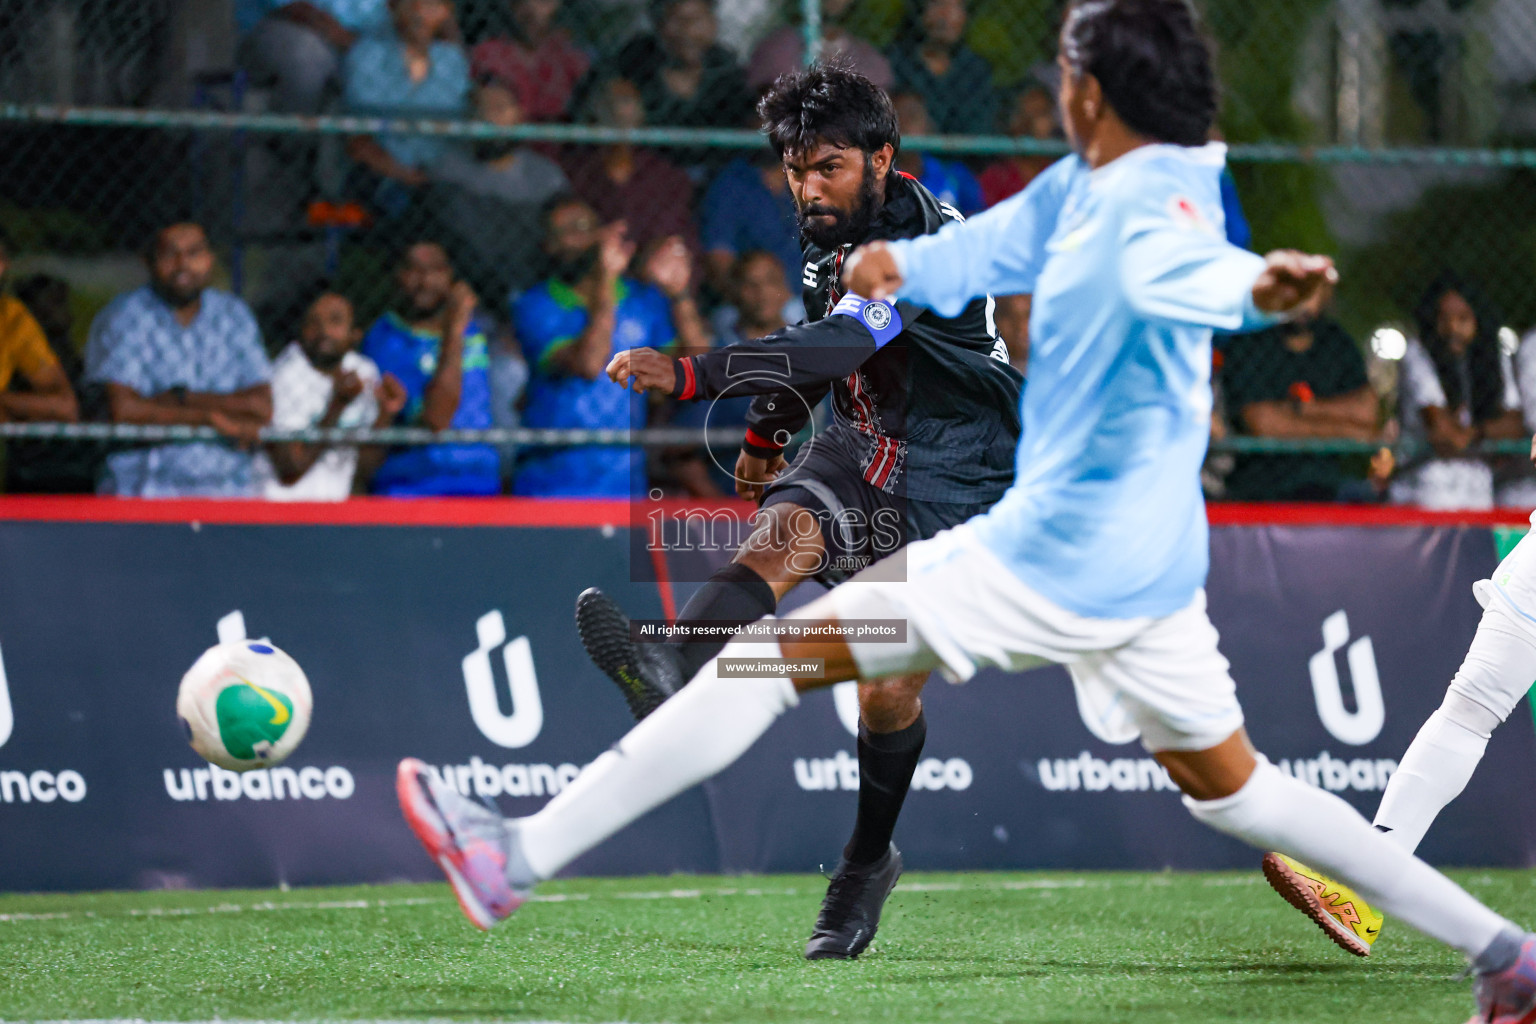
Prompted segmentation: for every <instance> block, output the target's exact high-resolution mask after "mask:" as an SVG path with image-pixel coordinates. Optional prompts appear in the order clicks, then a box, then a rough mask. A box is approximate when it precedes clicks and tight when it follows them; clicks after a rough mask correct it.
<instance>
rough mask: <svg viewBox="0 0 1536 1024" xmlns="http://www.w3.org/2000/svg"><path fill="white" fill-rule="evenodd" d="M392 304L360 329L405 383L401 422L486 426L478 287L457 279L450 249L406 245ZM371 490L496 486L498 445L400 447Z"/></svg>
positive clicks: (493, 489) (461, 490) (443, 491)
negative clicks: (477, 311) (396, 290)
mask: <svg viewBox="0 0 1536 1024" xmlns="http://www.w3.org/2000/svg"><path fill="white" fill-rule="evenodd" d="M395 284H396V287H397V289H398V297H397V298H396V301H395V308H394V309H392V310H390V311H389V312H387V313H385V314H384V315H383V316H381V317H379V319H378V320H376V321H374V324H373V326H372V327H370V328H368V333H367V334H365V335H364V336H363V343H362V348H361V351H362V353H363V355H365V356H367V357H368V358H369V359H372V360H373V361H374V362H375V363H377V364H378V367H379V372H380V373H381V374H394V375H395V377H396V378H398V379H399V381H400V383H401V384H402V385H404V387H405V392H406V396H407V397H406V405H405V409H404V410H403V411H402V412H401V414H400V421H401V423H402V424H403V425H409V426H424V427H429V428H431V429H432V430H447V429H448V428H450V427H451V428H453V429H455V430H487V429H489V428H490V427H491V426H492V419H491V385H490V377H489V370H490V354H489V343H488V341H487V328H486V326H485V325H484V324H483V323H482V322H481V320H480V318H479V317H478V316H477V315H476V313H475V310H476V303H477V300H476V298H475V293H474V291H473V290H471V289H470V287H469V285H467V284H465V283H464V282H463V281H455V280H454V272H453V265H452V264H451V263H450V262H449V260H448V253H447V250H445V249H444V248H443V247H442V246H441V245H440V244H438V243H437V242H429V241H420V242H415V243H414V244H412V245H409V246H407V247H406V248H405V250H404V252H403V253H402V254H401V257H400V260H399V262H398V264H397V265H396V268H395ZM373 491H374V493H376V494H392V495H447V494H497V493H499V492H500V491H501V474H500V470H499V465H498V457H497V454H496V449H495V448H493V447H492V446H490V445H484V444H434V445H423V446H419V447H411V448H401V449H398V450H397V451H395V452H393V453H391V454H390V456H389V457H388V458H387V459H385V460H384V464H383V465H381V466H380V467H379V470H378V472H377V473H375V474H374V477H373Z"/></svg>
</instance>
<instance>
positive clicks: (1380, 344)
mask: <svg viewBox="0 0 1536 1024" xmlns="http://www.w3.org/2000/svg"><path fill="white" fill-rule="evenodd" d="M1371 351H1372V352H1374V353H1376V355H1377V356H1378V357H1379V358H1381V359H1390V360H1392V361H1393V362H1396V361H1397V360H1399V359H1401V358H1403V356H1405V355H1407V354H1408V337H1407V335H1405V334H1403V332H1402V331H1400V330H1398V329H1397V328H1396V327H1392V326H1388V325H1384V326H1381V327H1378V328H1376V330H1375V332H1374V333H1372V334H1371Z"/></svg>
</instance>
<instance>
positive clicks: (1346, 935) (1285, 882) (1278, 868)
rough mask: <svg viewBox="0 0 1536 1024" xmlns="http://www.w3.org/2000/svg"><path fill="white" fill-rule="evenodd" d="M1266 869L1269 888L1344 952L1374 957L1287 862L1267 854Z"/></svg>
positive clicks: (1265, 858) (1369, 948) (1361, 940)
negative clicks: (1329, 911)
mask: <svg viewBox="0 0 1536 1024" xmlns="http://www.w3.org/2000/svg"><path fill="white" fill-rule="evenodd" d="M1262 867H1263V869H1264V878H1265V880H1266V881H1268V882H1269V887H1270V888H1271V889H1273V890H1275V892H1277V893H1279V894H1280V896H1281V898H1282V899H1284V900H1285V902H1287V903H1289V904H1290V905H1291V906H1293V907H1295V908H1296V909H1297V910H1299V911H1301V912H1302V913H1303V914H1305V915H1306V916H1307V917H1308V918H1310V919H1311V920H1312V923H1313V924H1315V925H1317V926H1318V927H1319V928H1321V929H1322V930H1323V934H1324V935H1327V936H1328V937H1329V938H1330V939H1332V940H1333V941H1334V943H1335V944H1336V945H1337V946H1338V947H1339V948H1340V949H1342V950H1344V951H1345V952H1346V953H1353V954H1354V955H1355V956H1360V957H1365V956H1370V955H1371V947H1370V945H1369V944H1367V943H1366V942H1365V941H1364V940H1363V939H1361V938H1360V936H1358V935H1356V934H1355V933H1354V932H1352V931H1350V930H1349V929H1348V928H1346V927H1345V926H1344V925H1342V924H1340V923H1339V922H1338V921H1336V920H1334V917H1333V915H1332V914H1330V913H1328V911H1327V909H1326V908H1325V907H1324V906H1323V901H1322V900H1320V899H1318V896H1317V893H1315V892H1313V891H1312V887H1311V886H1310V885H1308V884H1307V883H1306V880H1305V879H1303V878H1302V877H1301V876H1300V875H1298V874H1297V873H1296V872H1295V871H1293V870H1291V868H1290V866H1289V865H1288V864H1286V863H1285V861H1283V860H1281V859H1280V858H1279V857H1277V856H1275V855H1274V854H1273V853H1266V854H1265V855H1264V861H1263V864H1262Z"/></svg>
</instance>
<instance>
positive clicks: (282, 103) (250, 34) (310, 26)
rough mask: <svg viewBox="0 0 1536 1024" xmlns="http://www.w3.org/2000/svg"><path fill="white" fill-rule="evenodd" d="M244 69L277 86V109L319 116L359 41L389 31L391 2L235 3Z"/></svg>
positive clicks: (274, 97) (237, 0)
mask: <svg viewBox="0 0 1536 1024" xmlns="http://www.w3.org/2000/svg"><path fill="white" fill-rule="evenodd" d="M235 20H236V24H237V25H238V27H239V29H240V31H241V32H242V33H244V38H243V39H242V40H241V42H240V55H239V59H240V65H241V66H242V67H244V68H245V69H246V70H247V71H248V72H249V73H250V74H251V76H252V77H253V78H254V79H255V80H256V82H257V83H258V84H261V83H264V82H267V81H270V82H271V83H272V85H273V92H272V109H273V110H275V111H277V112H279V113H284V114H318V113H319V112H320V111H321V108H322V107H323V106H324V105H325V99H326V96H327V94H328V93H329V92H330V90H331V89H332V87H333V86H334V85H335V84H336V83H337V80H338V73H339V71H340V69H341V62H342V60H343V58H344V57H345V56H346V54H347V52H348V51H349V50H351V49H352V46H353V44H355V43H356V42H357V41H358V39H360V38H362V37H363V36H365V35H369V34H377V33H383V32H387V31H388V30H389V4H388V2H387V0H297V2H290V0H235Z"/></svg>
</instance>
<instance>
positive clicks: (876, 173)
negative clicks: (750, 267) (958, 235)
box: [576, 64, 1022, 959]
mask: <svg viewBox="0 0 1536 1024" xmlns="http://www.w3.org/2000/svg"><path fill="white" fill-rule="evenodd" d="M758 113H759V115H760V116H761V118H762V121H763V126H764V127H763V131H764V132H765V134H767V136H768V139H769V141H770V143H771V144H772V145H773V147H774V149H775V150H777V151H778V153H779V156H780V157H781V158H782V160H783V163H784V172H785V174H786V175H787V177H788V179H789V185H790V190H791V192H792V193H793V195H794V199H795V205H796V209H797V212H798V219H799V224H800V234H801V240H802V242H803V244H804V247H805V256H804V258H805V263H804V268H803V275H802V281H803V283H804V285H805V296H804V297H805V309H806V321H807V322H805V323H802V324H799V325H796V326H790V327H785V328H783V329H782V330H780V331H776V332H775V333H773V334H770V335H768V336H767V337H763V338H758V339H755V340H753V341H748V342H743V343H740V344H736V345H731V346H728V347H726V348H722V349H718V350H716V351H713V352H709V353H706V354H704V355H698V356H690V357H687V358H684V359H674V358H672V357H671V356H667V355H665V354H663V353H660V352H656V351H655V350H653V349H643V348H642V349H631V350H629V351H627V352H622V353H620V354H619V355H617V356H615V357H614V359H613V361H612V363H610V364H609V367H608V374H609V376H610V377H611V378H613V379H614V380H615V381H617V382H619V383H621V384H625V383H629V384H631V385H632V386H633V387H634V388H635V389H636V390H640V391H649V390H654V391H661V392H663V393H666V394H670V395H671V396H673V397H675V398H679V399H685V400H688V399H691V400H708V399H712V398H716V397H718V396H720V395H722V394H725V393H726V392H729V393H730V394H731V395H732V396H737V395H756V396H757V397H756V398H754V400H753V402H752V407H751V412H750V414H749V416H748V424H749V426H748V429H747V432H746V438H745V440H744V441H743V443H742V447H741V454H740V456H739V458H738V459H737V463H736V478H737V492H738V493H739V494H740V495H741V496H742V497H744V498H753V499H757V500H760V502H761V505H762V508H761V510H760V511H759V512H758V513H757V516H756V518H755V520H754V522H753V529H752V532H751V534H750V535H749V537H748V539H747V540H746V541H745V542H744V543H743V545H742V547H741V549H740V550H739V551H738V552H737V553H736V555H735V558H734V559H733V561H732V562H731V563H730V564H729V565H726V566H725V567H723V568H722V569H720V570H718V571H717V572H715V573H714V575H713V576H712V577H711V578H710V579H709V581H708V582H706V583H705V584H704V585H703V586H702V587H701V588H700V589H699V590H698V591H697V593H695V594H694V596H693V598H692V599H691V600H690V601H689V602H688V603H687V605H686V606H685V607H684V608H683V610H682V613H681V614H680V615H679V617H678V621H679V622H680V623H691V624H698V623H710V624H716V623H719V624H729V626H730V628H729V629H724V630H722V631H721V632H720V640H719V641H718V642H711V643H700V642H686V643H685V642H668V643H665V644H641V643H635V642H633V641H632V640H631V637H630V631H629V620H628V618H627V617H626V616H625V615H624V613H623V612H622V611H621V610H620V609H619V608H618V606H617V605H616V604H614V602H613V601H612V599H610V598H608V597H607V596H606V595H604V594H603V593H601V592H600V591H598V590H595V589H593V590H588V591H586V592H585V593H583V594H582V595H581V597H580V598H579V599H578V601H577V612H576V618H577V624H578V628H579V630H580V633H581V638H582V643H583V644H584V645H585V647H586V649H587V652H588V653H589V654H590V655H591V656H592V659H593V661H594V662H596V663H597V665H598V667H599V668H601V669H602V670H603V671H604V672H605V673H606V674H607V675H608V676H609V677H610V678H612V679H613V680H614V682H615V683H617V684H618V685H619V687H620V689H621V690H623V692H624V694H625V697H626V698H627V699H628V700H629V703H630V708H631V710H632V711H634V713H635V715H636V717H637V718H643V717H645V715H647V714H649V713H650V712H651V711H652V710H654V708H655V707H656V706H657V705H659V704H660V703H661V702H662V701H664V700H665V699H667V697H669V696H671V695H672V694H673V693H675V692H676V690H677V688H678V687H679V686H680V685H682V684H683V683H684V682H686V681H687V680H689V679H691V678H692V677H693V676H694V674H695V673H696V672H697V671H698V669H699V668H700V667H701V666H702V665H704V664H705V663H706V662H707V661H708V660H709V659H710V658H711V657H713V656H714V655H715V654H717V653H719V651H720V648H722V647H723V646H724V645H725V641H726V640H727V639H729V637H730V635H731V634H732V633H733V632H734V631H735V628H736V627H738V626H741V625H743V624H745V623H748V622H753V621H755V620H757V619H759V618H761V617H762V616H764V615H771V614H772V613H773V611H774V609H775V608H776V607H777V605H778V602H779V601H780V600H781V599H782V598H783V596H784V595H785V594H786V593H788V592H789V591H790V590H791V589H792V588H793V587H795V586H796V585H797V584H798V583H800V582H801V581H802V580H805V579H811V578H814V579H818V580H820V581H821V582H823V583H825V584H827V585H829V586H831V585H835V584H837V583H839V582H841V581H842V580H844V579H846V578H847V577H848V576H850V575H852V574H853V572H855V571H857V570H858V569H861V568H863V567H865V566H868V565H871V564H873V563H875V562H877V561H879V560H880V559H881V558H883V557H885V556H886V555H888V554H890V553H891V552H892V551H893V550H895V549H896V548H898V547H900V546H902V545H903V544H906V543H908V542H911V541H913V540H918V539H921V538H926V537H931V536H932V535H933V534H935V533H937V532H939V531H940V530H943V529H946V528H948V527H951V526H955V525H957V524H959V523H962V522H964V521H965V520H967V519H969V518H971V517H972V516H975V515H978V514H979V513H981V512H983V511H985V510H986V509H987V508H989V507H990V506H991V505H992V504H993V503H994V502H996V501H997V500H998V498H1000V497H1002V494H1003V492H1004V490H1006V489H1007V487H1008V485H1009V483H1010V482H1011V481H1012V479H1013V456H1014V450H1015V446H1016V445H1017V442H1018V438H1019V390H1020V387H1021V385H1022V380H1021V378H1020V376H1019V374H1018V373H1017V371H1015V370H1014V369H1013V368H1012V367H1011V366H1010V365H1009V364H1008V353H1007V348H1006V346H1005V345H1004V343H1003V341H1002V340H1001V339H999V338H998V337H997V332H996V328H995V326H994V324H993V318H992V311H993V302H992V299H991V298H987V299H985V300H977V301H975V302H973V303H972V304H971V305H970V306H968V307H967V308H966V309H965V310H964V311H963V312H962V313H961V314H960V315H959V316H957V317H955V318H953V319H946V318H944V317H940V316H939V315H938V314H936V313H933V312H932V311H929V310H925V309H923V308H922V307H918V306H909V305H908V304H907V303H904V302H900V301H897V302H894V303H887V302H865V301H864V300H863V299H862V298H861V297H859V296H856V295H844V294H841V293H840V292H839V290H838V289H839V280H840V277H841V272H842V264H843V259H844V257H845V256H846V255H847V254H848V252H849V251H851V249H853V248H854V247H856V246H858V245H862V244H863V243H865V242H869V241H873V240H876V239H895V238H910V237H913V236H915V235H921V234H927V233H930V232H934V231H937V230H938V229H939V228H940V227H942V226H943V225H944V224H945V223H947V222H948V221H949V220H958V219H960V215H959V213H958V212H957V211H955V210H954V209H953V208H950V207H947V206H945V205H944V204H941V203H940V202H939V201H938V200H937V199H936V198H934V196H933V194H932V193H931V192H929V191H928V190H927V189H926V188H924V187H923V186H922V185H920V184H918V182H917V181H916V180H914V179H912V178H910V177H908V176H906V175H904V174H901V173H899V172H897V171H896V170H895V169H894V167H893V163H894V161H895V157H896V154H897V151H898V150H899V149H900V146H901V136H900V132H899V130H898V128H897V123H896V114H895V111H894V110H893V109H892V107H891V103H890V100H889V99H888V98H887V97H886V95H885V93H884V92H882V91H881V90H880V89H879V88H878V87H876V86H875V85H874V84H873V83H871V82H870V81H869V80H868V79H867V78H864V77H863V76H862V75H859V74H857V73H855V72H853V71H850V70H847V69H844V68H842V67H838V66H836V65H826V64H817V65H814V66H812V67H810V68H808V69H807V70H805V71H800V72H796V73H793V74H787V75H784V76H782V77H780V78H779V79H778V81H776V82H775V83H774V85H773V87H772V89H771V90H770V91H769V92H768V93H767V95H766V96H764V97H763V99H762V101H761V102H760V103H759V105H758ZM829 391H830V392H831V393H832V406H833V411H834V420H835V421H834V423H833V424H832V425H831V426H830V427H828V428H827V429H826V430H824V431H822V432H821V433H820V434H819V435H817V436H816V437H814V438H813V439H812V440H810V441H808V442H806V443H805V444H804V445H802V446H801V449H800V452H799V454H798V456H797V458H796V459H795V462H794V464H793V465H790V466H786V464H785V461H784V458H783V455H782V452H783V449H784V448H785V446H786V445H787V444H788V443H789V441H790V439H791V438H792V437H793V436H794V435H795V434H796V433H797V432H798V431H799V430H800V429H801V428H802V427H803V426H804V425H805V424H806V422H807V421H808V419H809V417H810V414H811V410H812V409H813V408H814V407H815V406H816V405H817V404H818V403H819V402H820V401H821V400H822V399H823V398H824V397H825V396H826V394H827V393H828V392H829ZM926 678H927V677H926V675H916V676H904V677H895V678H889V679H883V680H878V681H875V682H868V683H860V684H859V737H858V756H859V770H860V774H859V799H858V816H857V820H856V822H855V825H854V831H853V837H852V838H851V839H850V840H849V841H848V845H847V846H846V847H845V848H844V851H843V856H842V858H841V860H840V861H839V863H838V866H837V870H836V872H835V874H834V875H833V877H832V879H831V883H830V885H829V886H828V889H827V895H826V898H825V900H824V901H823V903H822V909H821V914H820V916H819V917H818V918H817V921H816V927H815V931H814V932H813V934H812V936H811V939H810V942H809V943H808V944H807V945H806V949H805V955H806V957H807V958H809V959H820V958H851V957H856V956H858V955H859V953H861V952H862V951H863V950H864V948H865V947H866V946H868V945H869V942H870V940H871V939H872V938H873V937H874V934H875V929H876V927H877V926H878V924H879V920H880V911H881V908H882V907H883V906H884V904H885V899H886V897H887V896H888V895H889V894H890V892H891V889H892V888H893V887H894V886H895V884H896V880H897V878H898V877H899V876H900V874H901V855H900V853H899V852H898V851H897V849H896V847H895V845H894V844H893V843H892V842H891V835H892V832H893V830H894V829H895V825H896V818H897V815H898V814H899V813H900V811H901V805H902V801H903V800H904V798H905V797H906V794H907V790H908V788H909V787H910V786H911V783H912V773H913V771H914V770H915V769H916V767H917V763H918V760H919V758H920V756H921V754H922V749H923V740H924V736H925V735H926V731H927V726H926V723H925V722H924V719H923V711H922V703H921V701H920V699H919V694H920V692H921V690H922V687H923V683H924V682H925V681H926Z"/></svg>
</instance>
